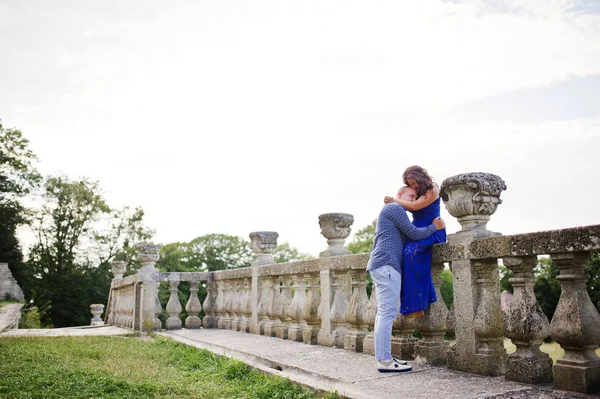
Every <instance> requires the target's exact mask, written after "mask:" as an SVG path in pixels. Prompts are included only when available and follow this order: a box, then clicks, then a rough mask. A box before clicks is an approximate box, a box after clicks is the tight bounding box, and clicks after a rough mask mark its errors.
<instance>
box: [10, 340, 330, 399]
mask: <svg viewBox="0 0 600 399" xmlns="http://www.w3.org/2000/svg"><path fill="white" fill-rule="evenodd" d="M0 353H1V354H2V361H1V362H0V397H2V398H67V397H68V398H85V399H90V398H115V399H116V398H119V399H121V398H211V399H212V398H215V399H217V398H228V399H229V398H257V399H263V398H264V399H267V398H268V399H309V398H315V397H316V396H315V395H314V394H312V393H310V392H309V391H306V390H304V389H302V388H301V387H299V386H297V385H295V384H293V383H292V382H291V381H289V380H287V379H282V378H279V377H274V376H268V375H265V374H263V373H261V372H258V371H256V370H253V369H251V368H250V367H249V366H247V365H246V364H245V363H242V362H239V361H237V360H233V359H229V358H225V357H222V356H218V355H215V354H213V353H211V352H208V351H206V350H200V349H196V348H192V347H190V346H187V345H184V344H180V343H177V342H175V341H172V340H169V339H166V338H162V337H158V338H156V339H140V338H136V337H133V336H130V337H60V338H58V337H57V338H37V337H36V338H32V337H24V338H0ZM325 397H326V398H338V397H339V396H338V395H337V394H334V393H332V394H327V395H326V396H325Z"/></svg>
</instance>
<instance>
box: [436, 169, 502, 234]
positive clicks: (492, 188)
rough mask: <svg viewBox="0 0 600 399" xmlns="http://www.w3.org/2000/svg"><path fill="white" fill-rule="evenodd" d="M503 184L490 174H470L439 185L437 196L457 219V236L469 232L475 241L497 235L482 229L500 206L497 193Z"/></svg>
mask: <svg viewBox="0 0 600 399" xmlns="http://www.w3.org/2000/svg"><path fill="white" fill-rule="evenodd" d="M504 190H506V184H505V183H504V180H502V179H501V178H500V177H499V176H496V175H493V174H491V173H482V172H472V173H464V174H460V175H456V176H452V177H449V178H447V179H446V180H444V181H443V182H442V187H441V189H440V196H441V197H442V200H443V201H444V203H445V204H446V209H447V210H448V213H450V215H452V216H454V217H455V218H457V219H458V222H459V223H460V224H461V226H462V230H461V231H459V233H461V232H473V233H474V234H475V238H480V237H489V236H493V235H499V233H494V232H492V231H489V230H488V229H487V227H486V225H487V222H488V221H489V220H490V216H491V215H493V214H494V212H496V208H497V206H498V205H499V204H501V203H502V200H501V199H500V193H502V191H504Z"/></svg>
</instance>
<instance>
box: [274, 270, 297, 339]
mask: <svg viewBox="0 0 600 399" xmlns="http://www.w3.org/2000/svg"><path fill="white" fill-rule="evenodd" d="M292 301H293V298H292V278H291V276H284V277H283V284H282V285H281V313H280V315H279V318H280V319H281V323H282V326H281V329H279V330H277V332H276V336H277V338H281V339H288V331H289V329H290V327H291V325H292V324H293V323H294V319H293V318H292V317H291V316H290V312H289V309H290V308H291V307H292Z"/></svg>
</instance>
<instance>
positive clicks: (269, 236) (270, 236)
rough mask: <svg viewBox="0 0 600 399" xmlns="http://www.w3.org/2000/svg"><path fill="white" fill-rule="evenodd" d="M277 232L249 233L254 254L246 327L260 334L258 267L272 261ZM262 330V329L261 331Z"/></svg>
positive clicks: (253, 332) (275, 247)
mask: <svg viewBox="0 0 600 399" xmlns="http://www.w3.org/2000/svg"><path fill="white" fill-rule="evenodd" d="M278 237H279V233H277V232H274V231H255V232H252V233H250V248H251V249H252V251H253V252H254V253H255V254H256V259H255V260H254V262H252V265H251V267H252V291H251V294H250V301H249V302H250V303H249V306H250V308H251V309H252V315H251V316H250V320H248V324H249V326H248V329H249V331H250V332H251V333H252V334H260V332H261V331H260V323H259V316H258V312H259V309H258V301H259V299H260V292H259V291H260V281H259V279H260V267H261V266H264V265H270V264H272V263H273V251H275V249H277V238H278ZM263 332H264V331H263Z"/></svg>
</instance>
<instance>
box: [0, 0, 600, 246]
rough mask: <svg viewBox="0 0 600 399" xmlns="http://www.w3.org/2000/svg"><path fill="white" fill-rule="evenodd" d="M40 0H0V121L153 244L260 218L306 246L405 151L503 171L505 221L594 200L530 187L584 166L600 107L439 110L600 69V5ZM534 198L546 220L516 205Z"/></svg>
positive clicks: (555, 215) (576, 214)
mask: <svg viewBox="0 0 600 399" xmlns="http://www.w3.org/2000/svg"><path fill="white" fill-rule="evenodd" d="M44 4H45V3H40V4H39V5H38V6H37V7H32V8H30V9H29V10H27V11H19V10H15V9H9V10H8V11H4V12H2V11H0V38H1V37H3V38H10V40H6V39H4V40H3V39H0V40H2V45H3V48H5V49H6V50H5V51H6V53H7V54H8V59H11V61H12V63H8V64H6V63H5V65H4V66H0V88H2V93H3V96H2V97H0V108H2V109H9V110H11V111H12V113H9V114H8V115H1V117H2V119H3V123H5V124H7V125H10V126H18V127H19V128H20V129H21V130H23V131H24V133H25V135H26V136H27V137H28V138H29V139H30V141H31V145H32V148H33V149H34V151H35V152H36V153H38V155H39V157H40V159H41V166H40V167H41V168H42V171H43V172H44V173H52V172H54V171H57V170H60V171H63V172H65V173H67V174H69V175H70V176H81V175H87V176H90V177H91V178H92V179H98V180H100V182H101V184H102V186H103V187H105V189H106V190H107V196H108V197H109V200H111V201H112V202H113V203H121V204H130V205H141V206H142V207H143V208H144V209H145V210H146V211H147V214H148V220H149V223H150V224H151V225H152V227H154V228H156V230H157V239H158V240H159V241H163V242H168V241H176V240H186V239H191V238H193V237H195V236H198V235H201V234H205V233H212V232H226V233H231V234H239V235H242V236H244V237H247V235H248V233H250V232H251V231H254V230H258V229H266V230H276V231H279V233H280V237H281V238H280V240H281V241H282V242H283V241H289V242H290V243H291V244H292V245H296V246H299V247H300V248H301V249H302V250H305V251H309V252H312V253H313V254H317V253H318V252H319V251H320V250H322V249H324V247H325V239H324V238H323V237H321V236H320V234H319V228H318V222H317V217H318V215H319V214H321V213H326V212H336V211H341V212H348V213H353V214H354V215H355V216H356V222H355V228H356V229H359V228H361V227H363V226H365V225H366V224H368V223H370V222H371V220H372V219H374V218H375V217H376V215H377V212H378V211H379V208H380V204H381V198H382V197H383V196H384V195H386V194H389V193H391V192H393V191H394V190H395V189H397V187H398V185H399V184H400V175H401V172H402V170H403V169H404V167H406V166H407V165H411V164H421V165H423V166H425V167H427V168H428V169H429V170H430V172H431V173H432V174H433V175H434V176H435V177H436V178H437V179H438V181H439V182H441V181H442V180H443V179H444V178H446V177H448V176H451V175H453V174H457V173H461V172H468V171H488V172H492V173H497V174H499V175H500V176H502V177H503V178H505V179H506V181H507V183H508V185H509V190H508V191H507V192H506V201H505V203H504V204H503V205H502V206H501V208H500V209H499V214H498V215H497V216H495V217H494V218H492V223H495V224H497V225H498V227H497V228H496V227H493V225H492V226H491V228H493V229H497V230H500V231H504V232H506V233H511V232H523V231H529V230H536V229H539V228H559V227H566V226H571V225H572V224H571V222H573V223H587V222H586V220H587V221H589V222H596V223H597V222H600V221H598V220H597V218H596V219H594V216H593V214H592V210H593V209H595V205H594V204H593V203H592V202H593V201H592V199H588V198H585V199H584V200H583V204H580V205H579V206H578V210H577V211H573V212H566V211H565V209H566V208H565V207H563V205H559V204H557V203H554V202H553V201H551V200H548V198H546V199H544V201H542V202H543V203H544V204H543V206H541V205H540V204H539V203H538V202H540V200H539V199H537V198H534V199H533V200H531V198H532V197H535V196H536V195H539V194H536V193H539V192H540V190H545V188H544V186H540V184H541V183H542V182H543V183H544V184H546V185H552V189H553V190H554V191H551V192H552V197H549V198H550V199H552V198H555V197H557V196H559V195H560V193H559V192H558V191H556V190H555V187H554V184H556V183H553V182H554V181H556V182H562V181H565V180H567V179H570V180H569V181H572V182H573V184H574V185H575V186H577V187H579V186H582V185H585V184H589V180H590V179H591V180H593V179H594V178H595V177H594V175H590V174H589V173H587V172H582V173H573V172H572V171H569V167H568V165H576V166H577V167H579V168H580V169H584V165H582V164H581V162H582V157H581V155H579V156H578V155H577V154H573V153H571V152H574V151H575V150H577V149H578V151H583V152H584V153H585V151H587V149H588V148H589V147H590V146H591V144H594V143H596V142H597V141H596V140H597V139H598V136H599V124H600V122H599V120H598V118H589V119H582V120H572V121H563V122H545V123H539V124H527V125H519V124H515V123H509V122H486V121H483V122H474V121H472V120H469V119H466V117H465V116H459V115H456V114H454V113H453V112H452V111H451V109H452V108H453V107H455V106H456V105H458V104H462V103H465V102H471V101H476V100H477V99H481V98H484V97H489V96H493V95H495V94H498V93H501V92H506V91H512V90H516V89H520V88H528V87H539V86H545V85H551V84H552V83H554V82H557V81H561V80H565V79H568V78H570V77H573V76H583V75H587V74H595V73H600V15H593V14H582V13H581V12H571V11H569V10H570V9H571V8H572V7H573V5H574V3H573V2H569V1H549V2H542V1H527V2H516V1H510V2H504V3H500V4H501V7H494V8H491V7H490V4H491V3H490V2H487V1H481V2H456V3H449V2H446V3H444V2H434V1H427V2H410V3H406V2H397V1H384V2H366V1H343V2H341V1H339V2H327V1H325V2H324V1H316V0H315V1H303V2H274V1H255V2H252V4H250V3H243V2H238V3H235V4H231V3H219V2H212V3H197V2H182V3H177V5H174V4H168V5H164V4H161V5H157V3H152V2H148V3H145V4H146V5H145V7H144V8H143V10H140V9H139V7H138V8H136V7H134V6H132V5H129V3H123V4H119V6H118V11H119V12H118V13H117V12H116V11H115V10H111V9H110V7H109V6H108V5H104V4H101V3H97V4H91V3H86V4H84V5H82V4H83V3H77V4H75V3H74V4H73V5H72V7H65V8H55V7H53V6H50V5H44ZM44 7H46V8H44ZM8 20H10V21H12V22H11V23H16V24H20V26H21V27H22V29H19V30H14V29H9V28H10V26H11V25H10V24H8V23H7V24H3V22H9V21H8ZM3 27H4V28H3ZM3 29H4V30H3ZM24 49H25V50H24ZM5 93H8V94H10V95H4V94H5ZM565 101H568V99H565ZM18 104H29V105H27V106H25V105H18ZM27 110H30V111H31V110H33V111H31V112H26V111H27ZM599 117H600V116H599ZM560 148H563V149H565V151H566V150H568V151H567V152H566V153H564V154H561V153H560V151H559V149H560ZM546 154H547V155H546ZM586 154H587V153H586ZM558 159H560V163H561V165H565V167H564V168H560V167H557V166H556V165H557V162H558V161H557V160H558ZM594 162H596V161H594V160H589V161H588V163H589V164H592V165H595V164H594ZM550 174H552V176H551V178H550V177H548V176H549V175H550ZM532 176H536V177H539V176H545V177H544V178H543V179H542V178H536V179H534V178H532ZM553 179H555V180H553ZM524 182H527V184H530V185H531V186H532V187H534V188H535V190H534V193H533V194H532V193H530V192H527V190H528V187H527V184H525V183H524ZM594 186H595V185H594ZM532 204H535V208H534V209H536V210H539V211H540V212H544V216H540V215H538V216H535V215H534V216H532V212H530V211H523V209H529V208H531V207H532ZM566 207H567V208H568V205H567V206H566ZM586 210H588V211H589V214H590V215H589V216H588V217H587V218H586V217H584V215H583V213H586ZM501 212H503V213H501ZM582 212H583V213H582ZM547 215H552V216H551V217H550V218H549V217H548V216H547ZM451 223H452V222H451ZM454 223H455V222H454ZM451 226H452V224H451ZM538 226H539V228H538ZM452 229H453V228H452V227H451V229H450V230H452ZM455 229H456V226H454V230H455Z"/></svg>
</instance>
